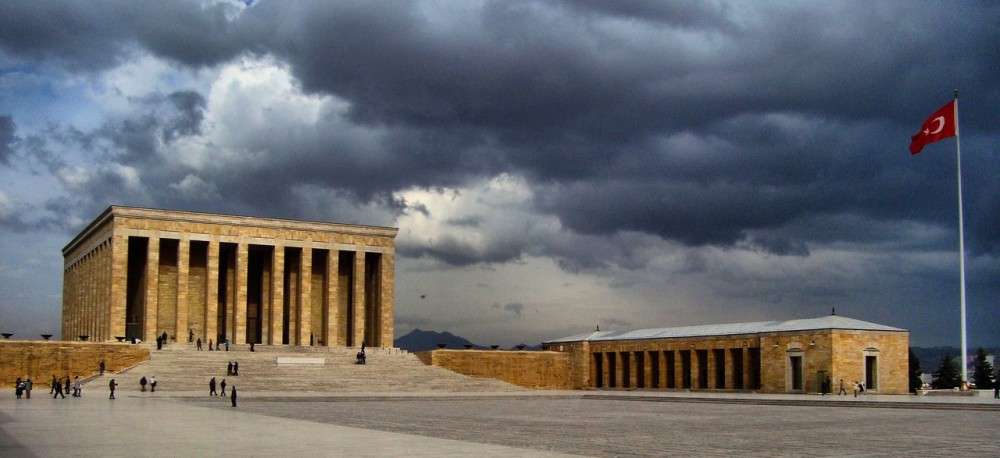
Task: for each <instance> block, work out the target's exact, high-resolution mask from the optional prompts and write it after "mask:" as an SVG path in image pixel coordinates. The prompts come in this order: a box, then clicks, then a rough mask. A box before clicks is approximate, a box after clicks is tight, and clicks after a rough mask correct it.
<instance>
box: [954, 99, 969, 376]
mask: <svg viewBox="0 0 1000 458" xmlns="http://www.w3.org/2000/svg"><path fill="white" fill-rule="evenodd" d="M961 138H962V137H961V136H960V135H959V132H958V89H955V156H956V161H955V164H956V168H957V170H958V258H959V263H958V272H959V274H958V275H959V280H960V282H961V283H962V289H961V298H962V300H961V307H962V312H961V315H962V388H963V389H964V388H965V387H966V386H967V385H968V382H969V380H968V370H967V369H966V365H967V364H968V359H967V355H966V353H967V349H966V338H965V227H964V226H965V225H964V223H963V222H962V219H963V217H962V141H961Z"/></svg>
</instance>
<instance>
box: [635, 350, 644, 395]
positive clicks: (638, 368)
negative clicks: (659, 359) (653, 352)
mask: <svg viewBox="0 0 1000 458" xmlns="http://www.w3.org/2000/svg"><path fill="white" fill-rule="evenodd" d="M632 355H633V356H634V357H635V386H636V388H645V387H646V358H645V356H646V352H642V351H637V352H635V353H632Z"/></svg>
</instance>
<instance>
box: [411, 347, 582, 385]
mask: <svg viewBox="0 0 1000 458" xmlns="http://www.w3.org/2000/svg"><path fill="white" fill-rule="evenodd" d="M416 355H417V358H420V360H421V361H423V362H424V364H428V365H432V366H439V367H443V368H445V369H449V370H452V371H455V372H458V373H459V374H463V375H468V376H471V377H489V378H495V379H499V380H503V381H505V382H507V383H511V384H514V385H518V386H523V387H526V388H541V389H560V390H569V389H573V388H575V387H574V386H573V380H576V377H573V375H572V373H571V372H572V364H571V356H572V355H571V354H569V353H565V352H558V351H500V350H497V351H494V350H433V351H425V352H418V353H416Z"/></svg>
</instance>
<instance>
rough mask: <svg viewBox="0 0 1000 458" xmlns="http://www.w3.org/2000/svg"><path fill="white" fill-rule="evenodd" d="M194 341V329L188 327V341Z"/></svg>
mask: <svg viewBox="0 0 1000 458" xmlns="http://www.w3.org/2000/svg"><path fill="white" fill-rule="evenodd" d="M191 342H194V330H192V329H188V343H191Z"/></svg>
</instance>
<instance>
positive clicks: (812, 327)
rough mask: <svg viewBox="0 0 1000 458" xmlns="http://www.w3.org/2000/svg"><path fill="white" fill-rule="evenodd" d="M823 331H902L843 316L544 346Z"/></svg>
mask: <svg viewBox="0 0 1000 458" xmlns="http://www.w3.org/2000/svg"><path fill="white" fill-rule="evenodd" d="M823 329H845V330H857V331H903V332H905V331H906V329H901V328H894V327H892V326H886V325H883V324H878V323H872V322H869V321H862V320H856V319H854V318H848V317H846V316H839V315H827V316H822V317H819V318H804V319H799V320H787V321H754V322H750V323H725V324H703V325H697V326H679V327H673V328H651V329H637V330H634V331H594V332H589V333H586V334H577V335H574V336H569V337H563V338H561V339H553V340H548V341H546V342H545V343H560V342H582V341H588V342H594V341H605V340H643V339H669V338H678V337H711V336H732V335H741V334H763V333H769V332H794V331H817V330H823Z"/></svg>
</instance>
